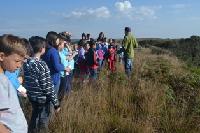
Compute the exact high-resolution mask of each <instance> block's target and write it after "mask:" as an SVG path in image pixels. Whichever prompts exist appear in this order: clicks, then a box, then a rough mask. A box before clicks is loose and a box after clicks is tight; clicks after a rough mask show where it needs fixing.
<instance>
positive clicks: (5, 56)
mask: <svg viewBox="0 0 200 133" xmlns="http://www.w3.org/2000/svg"><path fill="white" fill-rule="evenodd" d="M25 55H26V48H25V47H24V45H23V42H22V40H21V39H20V38H19V37H17V36H13V35H4V36H2V37H0V131H1V132H3V133H8V132H9V133H10V132H13V133H27V122H26V119H25V117H24V114H23V112H22V109H21V107H20V104H19V100H18V97H17V92H16V90H15V89H14V88H13V86H12V84H11V83H10V81H9V80H8V79H7V77H6V76H5V75H4V71H5V70H7V71H10V72H13V71H15V70H17V69H19V68H21V66H22V62H23V61H24V57H25Z"/></svg>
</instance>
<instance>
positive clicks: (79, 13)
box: [64, 6, 110, 18]
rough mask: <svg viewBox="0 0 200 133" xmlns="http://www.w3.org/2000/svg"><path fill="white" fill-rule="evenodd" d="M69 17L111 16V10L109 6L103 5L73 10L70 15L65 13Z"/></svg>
mask: <svg viewBox="0 0 200 133" xmlns="http://www.w3.org/2000/svg"><path fill="white" fill-rule="evenodd" d="M64 16H65V17H67V18H83V17H86V18H87V17H96V18H109V17H110V11H109V10H108V8H107V7H105V6H102V7H99V8H96V9H92V8H90V9H86V10H76V11H72V12H71V13H70V15H64Z"/></svg>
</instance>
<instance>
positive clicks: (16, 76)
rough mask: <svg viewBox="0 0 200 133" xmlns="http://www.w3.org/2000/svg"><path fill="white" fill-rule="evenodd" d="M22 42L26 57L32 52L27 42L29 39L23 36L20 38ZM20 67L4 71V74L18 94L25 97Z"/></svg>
mask: <svg viewBox="0 0 200 133" xmlns="http://www.w3.org/2000/svg"><path fill="white" fill-rule="evenodd" d="M22 40H23V44H24V46H25V48H26V50H27V54H26V58H28V57H29V56H31V54H32V47H31V46H30V44H29V41H28V40H27V39H25V38H23V39H22ZM21 71H22V68H20V69H17V70H15V71H14V72H10V71H5V75H6V76H7V77H8V79H9V80H10V81H11V83H12V85H13V87H14V88H15V89H16V90H17V92H18V94H19V95H20V96H23V97H26V96H27V95H26V89H25V88H24V87H23V86H22V82H23V78H22V75H21Z"/></svg>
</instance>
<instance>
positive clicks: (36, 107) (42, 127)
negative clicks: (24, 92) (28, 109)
mask: <svg viewBox="0 0 200 133" xmlns="http://www.w3.org/2000/svg"><path fill="white" fill-rule="evenodd" d="M31 104H32V116H31V121H30V124H29V133H38V132H42V133H47V132H48V124H49V116H50V112H51V109H50V107H51V105H50V102H47V103H45V104H39V103H36V102H31Z"/></svg>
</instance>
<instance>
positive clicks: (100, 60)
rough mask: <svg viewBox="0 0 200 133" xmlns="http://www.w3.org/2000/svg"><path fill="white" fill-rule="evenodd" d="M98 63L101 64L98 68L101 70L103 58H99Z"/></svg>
mask: <svg viewBox="0 0 200 133" xmlns="http://www.w3.org/2000/svg"><path fill="white" fill-rule="evenodd" d="M98 64H99V68H98V70H99V71H100V70H101V69H102V65H103V59H99V60H98Z"/></svg>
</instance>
